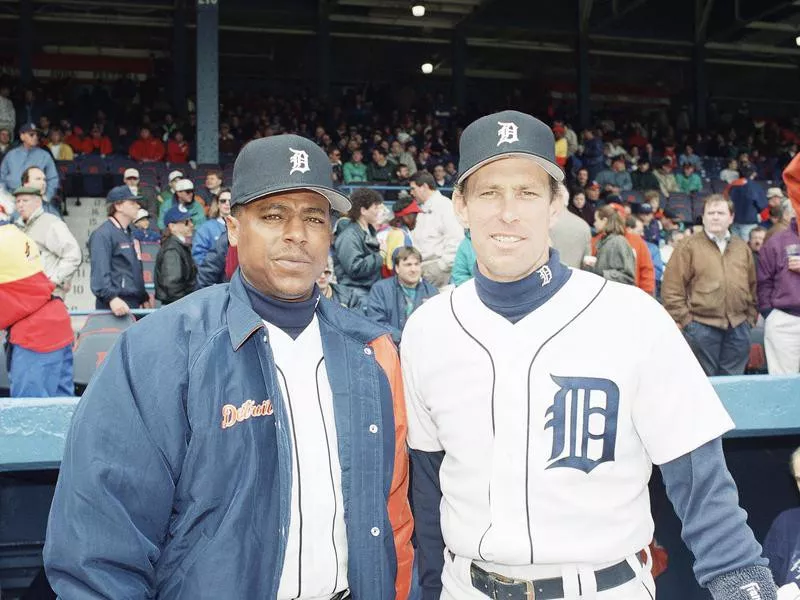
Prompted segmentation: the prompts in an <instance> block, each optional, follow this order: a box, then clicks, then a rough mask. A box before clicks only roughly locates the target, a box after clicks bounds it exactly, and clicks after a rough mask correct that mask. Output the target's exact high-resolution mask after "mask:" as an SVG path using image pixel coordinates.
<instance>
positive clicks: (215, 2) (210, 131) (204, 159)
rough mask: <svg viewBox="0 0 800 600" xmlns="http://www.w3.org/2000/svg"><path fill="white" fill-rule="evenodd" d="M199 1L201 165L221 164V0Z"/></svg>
mask: <svg viewBox="0 0 800 600" xmlns="http://www.w3.org/2000/svg"><path fill="white" fill-rule="evenodd" d="M196 1H197V162H198V163H201V164H208V163H211V164H216V163H218V162H219V41H218V36H219V0H196Z"/></svg>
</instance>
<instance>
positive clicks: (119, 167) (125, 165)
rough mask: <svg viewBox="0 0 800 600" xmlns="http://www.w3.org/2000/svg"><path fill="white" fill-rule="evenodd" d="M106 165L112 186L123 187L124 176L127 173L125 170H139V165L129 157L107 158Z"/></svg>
mask: <svg viewBox="0 0 800 600" xmlns="http://www.w3.org/2000/svg"><path fill="white" fill-rule="evenodd" d="M106 165H107V166H108V172H109V174H110V175H111V185H112V186H117V185H122V183H123V180H122V176H123V174H124V173H125V169H137V170H138V169H139V163H137V162H136V161H135V160H133V159H130V158H128V157H127V156H118V155H112V156H109V157H107V158H106ZM140 172H141V171H140Z"/></svg>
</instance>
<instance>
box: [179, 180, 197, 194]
mask: <svg viewBox="0 0 800 600" xmlns="http://www.w3.org/2000/svg"><path fill="white" fill-rule="evenodd" d="M193 189H194V184H193V183H192V180H191V179H181V180H180V181H179V182H178V183H176V184H175V191H176V192H188V191H189V190H193Z"/></svg>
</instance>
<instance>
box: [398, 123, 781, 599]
mask: <svg viewBox="0 0 800 600" xmlns="http://www.w3.org/2000/svg"><path fill="white" fill-rule="evenodd" d="M460 145H461V147H460V151H461V152H460V156H461V164H460V165H459V173H460V174H459V179H458V182H457V187H456V192H455V193H454V196H453V202H454V207H455V210H456V212H457V214H458V215H459V218H460V219H461V221H462V222H463V224H464V226H465V227H468V228H469V230H470V232H471V234H472V243H473V245H474V248H475V253H476V257H477V268H476V270H475V279H474V280H472V281H469V282H467V283H465V284H463V285H462V286H460V287H458V288H456V289H455V290H453V291H451V292H450V293H448V294H443V295H440V296H437V297H435V298H432V299H431V300H430V301H428V302H427V303H426V304H425V305H424V306H422V307H420V309H419V310H418V311H416V312H415V313H414V314H413V315H412V316H411V318H410V319H409V321H408V324H407V326H406V329H405V332H404V334H403V346H402V362H403V371H404V382H405V393H406V404H407V408H408V419H409V434H408V443H409V446H410V448H411V460H412V469H413V475H412V488H413V490H412V505H413V506H414V511H415V520H416V523H417V540H418V546H419V548H418V549H419V553H418V557H419V566H420V576H421V582H422V587H423V590H424V591H423V598H424V599H425V600H434V599H438V598H440V597H441V598H442V599H443V600H470V599H474V600H480V599H481V598H483V599H485V598H487V597H489V598H503V599H504V600H523V599H531V598H535V599H536V600H547V599H559V598H574V599H577V598H581V599H584V598H596V599H597V600H606V599H613V600H652V598H654V597H655V585H654V582H653V579H652V577H651V575H650V562H651V561H650V558H649V554H648V551H647V546H648V544H649V542H650V541H651V540H652V538H653V520H652V517H651V515H650V505H649V496H648V489H647V483H648V480H649V479H650V473H651V470H652V465H653V464H657V465H659V467H660V468H661V470H662V473H663V476H664V480H665V483H666V486H667V492H668V494H669V497H670V499H671V500H672V503H673V505H674V506H675V510H676V513H677V514H678V516H679V517H680V518H681V519H682V521H683V526H684V528H683V534H684V539H685V541H686V543H687V544H688V546H689V548H690V549H691V550H692V552H693V553H694V555H695V557H697V562H696V564H695V575H696V577H697V579H698V581H699V583H700V584H701V585H702V586H704V587H706V588H708V589H709V590H710V591H711V594H712V595H713V597H714V599H715V600H739V599H741V600H750V599H754V598H759V599H762V600H766V599H771V600H772V599H774V598H775V594H776V591H775V585H774V583H773V581H772V577H771V575H770V572H769V569H767V567H766V564H767V562H766V560H765V559H763V558H762V557H761V547H760V546H759V545H758V543H757V542H756V540H755V539H754V537H753V534H752V532H751V531H750V529H749V528H748V526H747V524H746V513H745V512H744V511H743V510H742V509H741V508H739V506H738V496H737V492H736V486H735V484H734V482H733V479H732V478H731V476H730V474H729V473H728V471H727V468H726V467H725V461H724V456H723V453H722V443H721V440H720V437H721V436H722V435H723V434H724V433H725V432H726V431H728V430H730V429H732V428H733V422H732V421H731V419H730V417H729V416H728V414H727V413H726V411H725V409H724V408H723V406H722V404H721V403H720V401H719V398H718V397H717V395H716V393H715V392H714V390H713V388H712V386H711V384H710V383H709V381H708V379H707V378H706V376H705V374H704V373H703V371H702V369H701V368H700V366H699V364H698V363H697V361H696V360H695V358H694V356H693V355H692V352H691V350H690V349H689V347H688V346H687V344H686V342H685V341H684V340H683V336H682V335H681V333H680V331H679V330H678V328H677V327H676V326H675V323H674V322H673V321H672V319H671V318H670V317H669V315H668V314H667V313H666V312H665V311H664V310H663V308H661V307H660V306H659V305H658V303H657V302H656V301H655V300H653V299H652V298H650V297H648V296H647V295H646V294H644V293H642V292H641V291H640V290H638V289H637V288H635V287H633V286H625V285H618V284H616V283H613V282H608V281H604V280H603V279H602V278H600V277H597V276H595V275H592V274H589V273H586V272H582V271H573V270H571V269H569V268H568V267H566V266H564V265H563V264H561V262H560V261H559V256H558V253H557V251H555V250H553V249H550V248H549V247H548V242H547V240H548V228H549V226H550V223H551V221H552V220H553V219H555V218H556V217H557V215H558V213H559V211H560V210H562V206H561V203H560V202H559V195H560V194H559V191H560V187H559V186H561V185H562V184H561V181H562V180H563V178H564V174H563V172H562V171H561V169H560V168H559V167H558V166H557V164H556V162H555V157H554V142H553V135H552V132H551V131H550V129H549V128H548V127H547V126H546V125H544V124H543V123H541V122H540V121H538V120H536V119H534V118H533V117H531V116H529V115H525V114H522V113H519V112H515V111H505V112H502V113H498V114H494V115H489V116H487V117H483V118H481V119H479V120H477V121H475V122H474V123H472V124H471V125H470V126H469V127H467V128H466V129H465V130H464V133H463V135H462V137H461V144H460ZM620 310H624V312H625V316H626V318H629V319H631V320H632V321H633V322H636V323H641V324H642V326H641V327H639V328H637V329H636V330H630V329H626V328H624V327H618V326H616V323H617V320H618V318H619V313H620ZM654 364H655V365H659V367H660V369H659V370H660V372H662V373H669V374H670V375H669V376H667V377H665V378H663V379H660V378H653V377H650V376H647V375H645V373H647V372H649V371H650V368H651V367H652V365H654Z"/></svg>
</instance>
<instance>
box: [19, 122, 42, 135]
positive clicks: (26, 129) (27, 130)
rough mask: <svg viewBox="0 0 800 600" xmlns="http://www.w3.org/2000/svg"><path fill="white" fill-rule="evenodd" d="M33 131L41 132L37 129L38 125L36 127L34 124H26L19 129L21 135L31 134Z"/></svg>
mask: <svg viewBox="0 0 800 600" xmlns="http://www.w3.org/2000/svg"><path fill="white" fill-rule="evenodd" d="M32 131H33V132H35V133H39V130H38V129H37V127H36V125H34V124H33V123H24V124H23V125H22V126H21V127H20V128H19V132H20V133H30V132H32Z"/></svg>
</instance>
